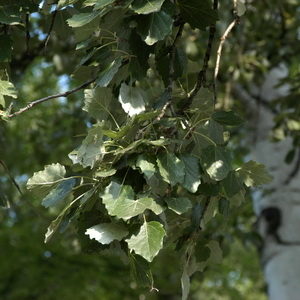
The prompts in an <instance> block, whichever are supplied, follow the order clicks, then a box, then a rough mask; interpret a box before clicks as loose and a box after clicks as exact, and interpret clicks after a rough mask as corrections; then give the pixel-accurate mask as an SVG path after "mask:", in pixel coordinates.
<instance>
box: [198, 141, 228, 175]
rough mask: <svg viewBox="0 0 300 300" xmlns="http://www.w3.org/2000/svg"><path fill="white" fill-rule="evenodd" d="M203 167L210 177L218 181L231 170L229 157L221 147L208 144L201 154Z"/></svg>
mask: <svg viewBox="0 0 300 300" xmlns="http://www.w3.org/2000/svg"><path fill="white" fill-rule="evenodd" d="M201 163H202V166H203V168H204V169H205V170H206V172H207V174H208V175H209V176H210V178H211V179H213V180H216V181H220V180H222V179H224V178H225V177H226V176H227V175H228V173H229V172H230V171H231V159H230V156H229V154H228V152H227V151H226V150H225V149H224V148H223V147H214V146H209V147H207V148H205V149H204V150H203V154H202V156H201Z"/></svg>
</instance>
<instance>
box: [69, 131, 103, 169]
mask: <svg viewBox="0 0 300 300" xmlns="http://www.w3.org/2000/svg"><path fill="white" fill-rule="evenodd" d="M102 139H103V131H102V126H101V125H96V126H94V127H93V128H91V129H89V131H88V135H87V136H86V138H85V139H84V140H83V142H82V144H81V146H80V147H79V148H78V150H77V154H75V155H74V158H73V159H72V158H71V156H70V155H69V156H70V158H71V159H72V160H73V163H79V164H81V165H82V166H83V167H91V168H93V167H94V165H95V163H96V161H99V160H101V159H102V157H103V155H104V151H105V149H104V146H103V140H102Z"/></svg>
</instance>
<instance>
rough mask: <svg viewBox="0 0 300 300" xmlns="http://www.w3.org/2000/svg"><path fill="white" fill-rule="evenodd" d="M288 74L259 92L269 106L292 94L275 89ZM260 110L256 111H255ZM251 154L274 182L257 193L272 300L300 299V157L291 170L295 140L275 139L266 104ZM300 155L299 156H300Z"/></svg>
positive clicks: (280, 71) (273, 76)
mask: <svg viewBox="0 0 300 300" xmlns="http://www.w3.org/2000/svg"><path fill="white" fill-rule="evenodd" d="M286 75H287V70H286V69H285V68H284V67H282V66H281V67H280V68H276V69H273V70H272V71H271V72H270V74H269V75H268V76H267V78H266V81H265V83H264V85H263V86H262V88H261V90H260V95H259V96H260V97H262V99H263V100H264V101H266V102H267V101H270V100H272V99H275V98H277V97H280V96H283V95H286V94H287V93H288V89H289V87H288V86H284V87H281V88H276V87H275V86H276V84H277V83H278V80H279V78H280V77H282V76H286ZM254 107H255V105H253V107H252V111H253V108H254ZM254 116H255V117H254V122H253V123H254V124H252V125H253V131H252V132H253V133H254V134H253V136H252V138H253V139H254V140H255V143H253V141H252V143H251V145H254V146H253V148H252V149H251V155H253V159H254V160H256V161H258V162H261V163H263V164H265V165H266V167H267V169H268V170H269V172H270V173H271V174H272V176H273V177H274V179H273V182H272V183H271V184H270V185H268V186H267V187H266V189H265V191H264V193H262V192H261V193H255V195H254V203H253V205H254V210H255V213H256V214H257V217H258V231H259V233H260V234H261V236H262V238H263V247H262V251H261V262H262V266H263V269H264V273H265V279H266V282H267V285H268V294H269V297H270V299H271V300H296V299H300V260H299V259H298V258H299V257H300V232H299V231H298V230H299V229H300V176H299V173H298V172H297V171H298V166H297V165H299V158H297V157H296V158H295V159H294V161H293V162H292V163H291V164H290V165H288V164H286V163H285V161H284V159H285V156H286V154H287V153H288V151H289V150H290V149H291V148H292V141H291V139H290V138H286V139H284V140H283V141H281V142H272V141H271V140H270V136H271V130H272V128H273V125H274V122H273V117H274V112H272V111H271V110H270V108H268V106H267V105H256V111H255V114H254ZM296 156H299V154H297V155H296Z"/></svg>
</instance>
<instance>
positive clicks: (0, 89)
mask: <svg viewBox="0 0 300 300" xmlns="http://www.w3.org/2000/svg"><path fill="white" fill-rule="evenodd" d="M0 95H2V96H9V97H12V98H17V91H16V89H15V87H14V85H13V84H12V83H11V82H9V81H5V80H0Z"/></svg>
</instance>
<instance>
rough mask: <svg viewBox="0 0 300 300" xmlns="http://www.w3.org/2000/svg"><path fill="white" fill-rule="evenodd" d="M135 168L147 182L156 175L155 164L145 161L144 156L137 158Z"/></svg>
mask: <svg viewBox="0 0 300 300" xmlns="http://www.w3.org/2000/svg"><path fill="white" fill-rule="evenodd" d="M136 166H137V167H138V168H140V169H141V171H142V173H143V174H144V175H145V177H146V179H148V180H149V179H151V177H152V176H154V175H155V174H156V173H157V171H156V168H155V164H154V163H152V162H151V161H149V160H147V159H146V156H145V155H139V156H138V159H137V162H136Z"/></svg>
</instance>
